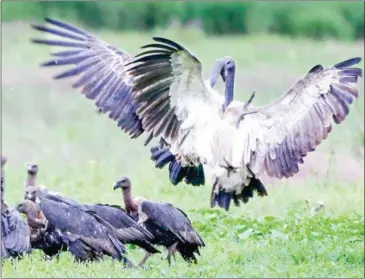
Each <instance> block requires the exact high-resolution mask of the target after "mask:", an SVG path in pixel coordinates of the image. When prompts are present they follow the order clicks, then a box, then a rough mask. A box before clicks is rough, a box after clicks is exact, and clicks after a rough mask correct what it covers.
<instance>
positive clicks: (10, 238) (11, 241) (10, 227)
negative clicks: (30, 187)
mask: <svg viewBox="0 0 365 279" xmlns="http://www.w3.org/2000/svg"><path fill="white" fill-rule="evenodd" d="M6 161H7V158H6V157H5V156H3V155H1V258H19V257H21V256H22V255H23V254H24V253H30V252H31V246H30V231H29V228H28V226H27V223H26V222H24V220H23V219H22V218H21V216H20V214H19V212H18V211H17V210H16V209H15V208H9V207H8V205H7V204H6V203H5V201H4V189H5V174H4V169H3V167H4V165H5V163H6Z"/></svg>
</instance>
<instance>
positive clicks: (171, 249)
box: [166, 241, 179, 266]
mask: <svg viewBox="0 0 365 279" xmlns="http://www.w3.org/2000/svg"><path fill="white" fill-rule="evenodd" d="M177 244H179V242H177V241H176V242H175V243H174V244H172V245H171V246H170V247H169V248H167V251H168V253H167V258H166V259H167V261H168V262H169V266H171V256H173V257H174V261H175V262H176V257H175V253H176V251H177V250H176V247H177Z"/></svg>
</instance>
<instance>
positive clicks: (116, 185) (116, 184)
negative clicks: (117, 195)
mask: <svg viewBox="0 0 365 279" xmlns="http://www.w3.org/2000/svg"><path fill="white" fill-rule="evenodd" d="M118 188H122V186H120V184H118V183H115V184H114V186H113V190H114V191H115V190H116V189H118Z"/></svg>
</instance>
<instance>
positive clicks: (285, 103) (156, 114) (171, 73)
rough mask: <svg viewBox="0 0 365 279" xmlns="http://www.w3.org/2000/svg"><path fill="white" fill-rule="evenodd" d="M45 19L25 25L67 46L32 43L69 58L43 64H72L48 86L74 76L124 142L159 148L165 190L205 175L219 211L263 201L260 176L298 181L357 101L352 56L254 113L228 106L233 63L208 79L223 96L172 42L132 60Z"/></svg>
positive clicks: (319, 69) (240, 105)
mask: <svg viewBox="0 0 365 279" xmlns="http://www.w3.org/2000/svg"><path fill="white" fill-rule="evenodd" d="M46 21H47V22H48V23H50V24H51V25H53V27H46V26H38V25H35V26H33V27H34V28H35V29H37V30H39V31H42V32H46V33H50V34H54V35H56V36H58V37H59V38H61V37H63V38H66V39H69V40H51V39H36V40H33V42H34V43H38V44H46V45H51V46H60V47H65V48H66V47H67V48H70V50H64V51H60V52H56V53H53V54H52V55H53V56H55V58H54V59H52V60H51V61H49V62H46V63H43V64H42V65H43V66H58V65H73V64H74V65H75V66H74V67H72V68H70V69H68V70H66V71H64V72H62V73H60V74H59V75H57V76H56V77H55V78H56V79H61V78H66V77H71V76H72V77H75V76H79V78H78V80H77V81H76V82H75V83H74V84H73V87H74V88H79V87H81V88H82V93H83V94H85V96H86V97H87V98H89V99H92V100H95V103H96V105H97V106H98V107H99V108H100V109H101V110H102V111H103V112H104V113H109V117H110V118H112V119H113V120H115V121H117V122H118V125H119V126H120V127H121V128H122V130H123V131H125V132H127V133H129V134H130V135H131V137H132V138H135V137H138V136H140V135H141V134H142V133H143V132H146V133H148V134H149V137H148V141H149V140H150V139H151V138H153V137H157V138H159V139H161V140H162V142H163V146H158V148H157V150H156V148H154V149H153V150H151V151H152V153H153V160H157V161H156V165H158V166H160V167H163V166H164V165H166V164H167V163H168V162H170V164H169V173H170V178H171V180H172V182H173V183H174V184H177V183H178V182H180V181H182V179H183V178H184V177H185V181H186V182H189V183H190V184H194V185H200V184H204V181H205V180H204V179H201V178H200V176H201V175H202V173H204V171H203V167H204V169H206V168H208V169H209V171H210V172H211V173H212V176H213V177H212V180H213V181H214V185H213V189H212V197H211V206H214V205H216V204H218V206H220V207H223V208H225V209H226V210H228V209H229V206H230V203H231V200H232V199H233V201H234V202H235V204H236V205H239V202H240V201H242V202H247V200H248V198H249V197H250V196H252V192H253V190H256V191H257V192H258V193H259V195H261V196H265V195H266V194H267V193H266V190H265V187H264V186H263V185H262V183H261V181H260V177H261V175H262V174H263V173H266V174H267V175H268V176H271V177H276V178H279V179H281V178H284V177H285V178H289V177H291V176H293V175H294V174H296V173H298V171H299V165H300V164H301V163H303V158H304V157H305V156H306V155H307V153H308V152H312V151H314V150H315V149H316V147H317V146H318V145H319V144H320V143H321V142H322V141H323V140H324V139H326V138H327V136H328V134H329V133H330V131H331V129H332V125H333V122H334V123H336V124H339V123H341V122H342V121H344V120H345V118H346V117H347V115H348V114H349V111H350V105H351V104H352V102H353V101H354V99H355V98H357V96H358V94H359V92H358V90H357V89H356V88H355V87H354V86H353V85H354V84H355V83H357V81H358V78H359V77H361V76H362V69H360V68H356V67H354V65H356V64H358V63H359V62H360V61H361V58H351V59H348V60H346V61H342V62H340V63H337V64H335V65H334V66H329V67H323V66H322V65H316V66H314V67H313V68H312V69H311V70H310V71H309V72H308V73H307V74H306V75H305V76H304V77H302V78H301V79H299V80H298V81H297V82H296V83H295V84H294V85H293V86H292V87H291V88H290V89H289V90H288V91H287V92H286V93H285V94H283V95H282V96H281V97H280V98H278V99H277V100H276V101H274V102H273V103H271V104H268V105H266V106H263V107H260V108H257V107H256V108H255V107H253V106H252V105H251V102H252V100H253V97H254V94H253V95H252V96H251V98H250V99H249V100H248V101H247V102H240V101H235V100H233V95H234V78H235V65H234V62H233V60H232V59H223V60H222V62H221V63H218V64H217V65H218V66H217V67H218V69H219V68H220V70H219V71H216V72H215V73H218V74H215V75H213V76H219V74H221V75H222V76H223V78H224V81H225V98H223V96H222V95H220V94H218V93H217V92H216V91H214V90H213V89H212V86H211V85H210V84H209V82H205V81H204V80H203V77H202V63H201V62H200V61H199V59H198V58H197V57H195V56H194V55H192V54H191V53H190V52H189V51H188V50H187V49H186V48H184V47H183V46H181V45H180V44H178V43H176V42H174V41H171V40H169V39H165V38H159V37H154V38H153V39H154V41H155V43H151V44H147V45H145V46H143V47H142V48H146V49H147V50H146V51H144V52H141V53H139V54H138V55H136V56H135V57H132V56H131V55H130V54H127V53H126V52H125V51H122V50H118V49H116V48H114V47H113V46H111V45H109V44H107V43H104V42H102V41H100V40H98V39H96V38H95V37H93V36H91V35H90V34H88V33H86V32H84V31H82V30H79V29H77V28H75V27H73V26H71V25H68V24H66V23H62V22H59V21H56V20H52V19H46ZM56 27H58V28H56ZM222 104H223V105H222ZM165 147H166V148H167V149H165ZM158 149H160V151H158ZM156 152H157V153H158V154H156ZM161 154H162V155H161ZM160 156H161V157H160ZM247 187H248V189H247ZM245 188H246V189H245Z"/></svg>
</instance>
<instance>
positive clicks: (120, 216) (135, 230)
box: [84, 204, 160, 265]
mask: <svg viewBox="0 0 365 279" xmlns="http://www.w3.org/2000/svg"><path fill="white" fill-rule="evenodd" d="M84 206H85V207H86V208H87V209H89V210H90V211H93V212H95V213H96V214H97V215H98V216H100V217H101V218H103V219H104V220H105V221H107V222H108V223H110V224H111V225H112V226H114V228H115V229H116V230H117V231H118V233H119V236H121V238H120V240H121V241H122V242H123V243H129V244H134V245H137V246H139V247H141V248H143V249H144V250H146V254H148V255H149V254H156V253H160V251H159V250H157V249H156V248H155V247H153V245H152V243H151V241H152V240H153V238H154V236H153V235H152V234H151V233H150V232H149V231H147V230H146V229H144V228H143V227H141V226H138V224H137V221H136V220H135V219H133V218H132V217H131V216H130V215H128V214H127V213H126V212H125V210H124V209H123V208H121V207H120V206H118V205H109V204H92V205H87V204H86V205H84ZM145 262H146V261H143V260H142V262H141V263H140V264H139V265H143V264H144V263H145Z"/></svg>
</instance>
